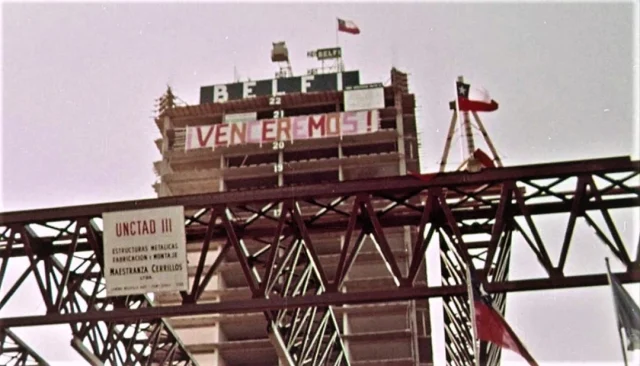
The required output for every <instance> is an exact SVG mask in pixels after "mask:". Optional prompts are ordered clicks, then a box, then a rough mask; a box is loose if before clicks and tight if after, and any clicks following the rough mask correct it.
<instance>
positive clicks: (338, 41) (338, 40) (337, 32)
mask: <svg viewBox="0 0 640 366" xmlns="http://www.w3.org/2000/svg"><path fill="white" fill-rule="evenodd" d="M336 22H339V20H338V18H336ZM339 28H340V27H338V26H337V24H336V47H340V38H339V37H338V35H339V34H340V31H339Z"/></svg>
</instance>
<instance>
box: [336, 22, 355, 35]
mask: <svg viewBox="0 0 640 366" xmlns="http://www.w3.org/2000/svg"><path fill="white" fill-rule="evenodd" d="M338 31H339V32H345V33H350V34H360V28H358V26H357V25H356V23H354V22H352V21H350V20H344V19H340V18H338Z"/></svg>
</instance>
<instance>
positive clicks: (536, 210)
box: [0, 198, 640, 257]
mask: <svg viewBox="0 0 640 366" xmlns="http://www.w3.org/2000/svg"><path fill="white" fill-rule="evenodd" d="M638 206H640V198H618V199H610V200H605V201H602V202H588V203H585V204H584V208H585V210H586V211H592V210H600V209H615V208H625V207H638ZM526 207H527V210H528V212H529V214H530V215H544V214H553V213H563V212H568V211H569V210H570V209H571V202H553V203H538V204H527V205H526ZM512 210H513V215H515V216H520V215H522V210H521V209H520V208H519V207H513V208H512ZM400 212H401V214H400ZM496 212H497V207H490V208H479V209H476V210H464V211H459V210H454V211H453V213H454V217H455V218H456V221H458V222H461V221H464V220H473V219H483V218H487V217H493V216H495V214H496ZM421 215H422V213H421V212H419V211H414V210H408V209H407V210H404V211H400V210H398V211H397V212H394V213H393V214H392V213H389V214H386V215H384V216H382V217H381V218H380V223H381V225H382V226H383V227H385V228H386V227H397V226H404V225H417V224H419V223H420V218H421ZM347 223H348V218H342V219H339V220H335V221H329V222H323V223H317V224H313V225H307V228H308V230H309V232H310V233H314V232H344V231H345V227H346V225H347ZM274 227H275V225H274V226H266V227H256V228H247V229H244V230H237V232H238V233H239V234H242V236H243V237H245V236H249V237H262V236H264V237H271V236H273V230H274ZM356 229H358V230H359V229H361V225H360V224H359V223H357V224H356ZM205 234H206V227H200V228H194V229H189V228H187V240H188V241H198V240H202V239H203V238H204V237H205ZM225 237H226V233H224V232H220V231H217V232H214V233H213V236H212V239H220V238H225ZM34 239H35V240H37V241H38V243H39V244H40V245H39V246H38V248H39V249H40V250H44V248H45V247H47V246H51V245H52V244H51V238H34ZM68 247H69V244H58V245H55V246H54V247H53V248H51V249H50V250H49V251H48V253H52V254H57V253H65V252H67V251H68ZM5 250H7V249H4V248H3V249H0V257H2V256H3V255H4V252H5ZM88 250H92V248H91V247H90V246H89V244H87V243H78V244H77V248H76V251H77V252H82V251H88ZM36 252H38V250H36ZM25 255H26V253H25V250H24V248H17V247H15V246H14V248H13V249H12V250H11V253H10V256H11V257H22V256H25Z"/></svg>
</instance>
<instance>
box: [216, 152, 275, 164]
mask: <svg viewBox="0 0 640 366" xmlns="http://www.w3.org/2000/svg"><path fill="white" fill-rule="evenodd" d="M226 159H227V166H228V167H241V166H249V165H258V164H271V163H273V164H275V163H277V162H278V154H277V153H276V154H273V153H271V154H247V155H244V156H232V157H228V158H226Z"/></svg>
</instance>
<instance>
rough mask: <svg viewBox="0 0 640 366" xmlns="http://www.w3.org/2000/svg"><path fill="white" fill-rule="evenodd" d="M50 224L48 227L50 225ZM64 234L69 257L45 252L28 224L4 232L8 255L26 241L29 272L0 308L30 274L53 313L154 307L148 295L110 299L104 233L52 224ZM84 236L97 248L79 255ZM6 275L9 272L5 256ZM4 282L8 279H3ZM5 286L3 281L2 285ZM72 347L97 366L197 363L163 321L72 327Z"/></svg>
mask: <svg viewBox="0 0 640 366" xmlns="http://www.w3.org/2000/svg"><path fill="white" fill-rule="evenodd" d="M45 226H46V224H45ZM51 228H56V229H54V230H57V231H58V235H63V234H64V233H66V234H68V235H71V236H72V237H71V240H70V242H69V244H68V246H67V249H68V251H67V253H66V254H49V255H47V254H46V249H45V251H44V252H43V251H42V250H41V249H39V248H41V244H40V243H39V239H38V236H37V234H36V233H35V232H34V230H33V229H32V228H30V227H29V226H27V225H22V226H21V225H11V226H9V227H6V228H3V230H2V232H3V235H4V237H5V238H7V241H6V247H5V249H6V250H7V252H6V253H9V252H11V251H12V248H14V246H15V245H16V243H22V247H23V248H24V251H25V253H27V257H28V260H29V266H28V268H27V269H26V270H25V271H24V272H23V275H22V276H20V277H19V278H18V280H17V281H16V282H15V283H14V284H13V286H12V287H11V289H9V291H8V293H7V294H6V295H5V296H4V297H3V298H1V299H0V309H1V308H2V307H3V306H4V305H6V303H7V302H8V300H9V299H10V298H11V296H12V294H13V293H15V290H17V289H18V287H19V286H20V285H21V284H22V283H23V281H24V279H26V277H27V276H28V275H31V276H33V277H34V278H35V280H36V282H37V285H38V288H39V290H40V293H41V295H42V299H43V301H44V304H45V307H46V309H47V310H46V311H47V314H77V313H87V312H91V311H105V310H110V309H142V308H151V307H152V303H151V301H150V300H149V299H148V298H147V297H146V296H127V297H113V298H106V297H105V288H104V283H103V280H102V274H101V272H100V265H99V263H101V262H102V260H101V258H102V243H101V240H100V235H101V234H100V230H99V229H98V228H97V227H96V226H95V225H94V224H92V223H90V222H89V221H88V220H86V219H82V218H81V219H78V220H77V221H69V222H67V223H64V225H59V226H51ZM80 237H83V238H84V239H85V240H87V242H88V244H89V245H90V246H91V247H92V248H94V251H92V252H88V251H85V252H77V251H76V249H77V244H78V240H79V238H80ZM3 259H4V260H3V262H2V264H1V265H0V271H4V270H6V264H7V263H8V261H7V260H6V258H3ZM0 279H2V278H0ZM1 285H2V282H0V287H1ZM70 326H71V330H72V337H73V338H72V340H71V345H72V347H73V348H74V349H76V350H77V351H78V352H79V353H80V354H81V355H82V356H83V357H85V358H86V359H87V360H88V361H90V362H91V363H92V364H104V365H184V366H187V365H194V364H196V363H195V362H194V361H193V358H192V356H191V355H190V353H189V352H188V350H187V349H186V347H185V346H184V345H183V344H182V343H181V342H180V340H179V339H178V338H177V337H176V335H175V334H174V332H173V330H172V329H171V327H170V326H168V324H167V323H166V322H164V321H163V320H162V319H153V320H150V321H144V320H143V321H141V320H132V321H128V322H105V321H98V322H86V323H72V324H70Z"/></svg>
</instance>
